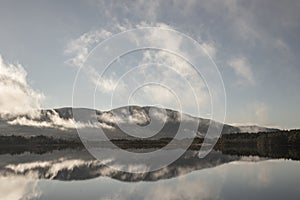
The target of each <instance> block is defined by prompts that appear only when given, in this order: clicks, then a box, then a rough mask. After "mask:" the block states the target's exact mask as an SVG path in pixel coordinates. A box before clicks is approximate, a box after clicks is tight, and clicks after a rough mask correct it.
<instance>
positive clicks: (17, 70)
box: [0, 55, 44, 116]
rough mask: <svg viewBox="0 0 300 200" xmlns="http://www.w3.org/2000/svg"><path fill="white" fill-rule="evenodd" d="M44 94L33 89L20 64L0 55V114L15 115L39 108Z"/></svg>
mask: <svg viewBox="0 0 300 200" xmlns="http://www.w3.org/2000/svg"><path fill="white" fill-rule="evenodd" d="M43 98H44V95H43V94H42V93H40V92H37V91H35V90H34V89H33V88H32V87H31V86H30V85H29V84H28V80H27V72H26V71H25V69H24V67H23V66H22V65H20V64H11V63H7V62H5V61H4V60H3V58H2V56H1V55H0V114H1V116H4V115H15V114H24V113H28V112H32V111H34V110H36V109H39V108H40V105H41V101H42V99H43Z"/></svg>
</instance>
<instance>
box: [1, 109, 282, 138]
mask: <svg viewBox="0 0 300 200" xmlns="http://www.w3.org/2000/svg"><path fill="white" fill-rule="evenodd" d="M210 125H211V133H212V137H214V135H213V134H214V133H215V132H216V130H218V128H219V127H220V126H223V129H222V134H229V133H241V132H260V131H264V132H270V131H275V130H277V129H270V128H265V127H258V126H231V125H228V124H222V123H219V122H215V121H212V120H210V119H204V118H198V117H193V116H191V115H188V114H181V113H179V112H177V111H174V110H170V109H162V108H157V107H150V106H146V107H139V106H128V107H121V108H116V109H113V110H111V111H99V110H93V109H86V108H71V107H66V108H59V109H48V110H40V111H36V112H34V113H31V114H26V115H19V116H9V117H5V118H2V119H0V135H22V136H34V135H46V136H52V137H59V138H65V139H68V138H72V139H79V137H78V133H77V130H76V128H77V129H78V130H79V131H80V130H84V131H85V132H88V131H89V130H93V129H95V128H99V127H101V128H102V130H103V131H104V133H105V134H106V136H107V137H108V138H110V139H124V138H125V139H130V138H132V137H149V136H150V137H149V139H157V138H167V137H171V138H173V137H174V136H175V135H176V133H177V132H180V133H182V134H181V136H179V137H183V138H193V137H195V134H196V135H197V137H204V136H205V134H206V132H207V130H208V128H209V126H210ZM179 135H180V134H179ZM183 138H179V139H183Z"/></svg>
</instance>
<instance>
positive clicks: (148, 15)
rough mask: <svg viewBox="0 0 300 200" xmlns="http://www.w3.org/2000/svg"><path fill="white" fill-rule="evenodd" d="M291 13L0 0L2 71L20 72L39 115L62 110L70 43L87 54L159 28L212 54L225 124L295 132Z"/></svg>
mask: <svg viewBox="0 0 300 200" xmlns="http://www.w3.org/2000/svg"><path fill="white" fill-rule="evenodd" d="M299 10H300V2H299V1H297V0H294V1H289V0H288V1H277V0H275V1H274V0H265V1H260V0H253V1H246V0H241V1H238V0H225V1H219V0H211V1H195V0H193V1H169V0H166V1H156V0H154V1H143V0H139V1H72V3H71V2H70V1H14V0H10V1H8V0H7V1H5V0H4V1H1V2H0V26H1V31H0V54H1V56H2V59H3V62H4V63H5V66H9V64H10V63H11V64H14V65H17V64H18V63H19V64H20V65H22V66H23V67H24V69H25V71H26V72H27V77H26V81H27V83H26V84H28V85H27V86H28V87H30V89H31V90H32V91H34V92H35V93H34V94H43V95H44V98H41V101H40V103H41V106H42V107H43V108H49V107H51V108H52V107H63V106H70V105H72V87H73V82H74V78H75V75H76V72H77V70H78V66H76V63H75V64H74V62H73V63H71V64H70V61H72V60H73V61H74V59H75V61H76V58H78V56H79V55H80V54H83V53H84V52H82V51H78V49H75V48H74V44H75V45H79V46H80V47H81V48H82V49H84V50H87V51H89V50H90V49H91V48H92V47H93V45H96V44H97V42H99V41H101V40H103V39H105V37H108V36H109V34H106V35H105V34H104V33H111V34H113V33H118V32H120V31H122V30H126V29H130V28H135V27H137V26H151V25H153V26H157V24H161V25H163V26H167V27H170V28H173V29H175V30H177V31H180V32H183V33H185V34H187V35H189V36H191V37H192V38H194V39H195V40H197V41H199V42H200V43H202V44H205V45H206V47H207V49H208V50H209V52H210V54H212V55H213V59H214V61H215V62H216V64H217V66H218V68H219V70H220V73H221V75H222V78H223V81H224V85H225V89H226V96H227V115H226V122H228V123H251V124H252V123H253V124H261V125H267V126H278V127H283V128H297V127H298V128H299V127H300V121H299V113H300V106H299V102H300V92H299V85H300V66H299V61H300V57H299V55H300V40H299V38H298V37H299V35H300V23H299V21H300V12H299ZM87 40H88V41H87ZM92 40H94V41H92ZM77 61H78V60H77ZM3 66H4V65H3ZM7 73H8V72H7ZM3 95H4V93H2V96H3ZM37 96H38V95H37ZM100 98H101V96H100ZM2 99H4V98H2ZM2 101H4V100H2ZM2 104H3V103H2ZM3 105H5V104H3ZM84 105H85V104H84V102H83V106H84ZM86 106H89V104H88V103H87V104H86ZM99 107H101V105H100V106H99Z"/></svg>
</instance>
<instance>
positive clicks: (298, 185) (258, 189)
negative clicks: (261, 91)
mask: <svg viewBox="0 0 300 200" xmlns="http://www.w3.org/2000/svg"><path fill="white" fill-rule="evenodd" d="M0 160H1V166H0V175H1V177H0V189H1V192H0V199H1V200H2V199H97V200H99V199H229V200H232V199H239V200H240V199H297V200H298V199H300V162H299V161H292V160H283V159H276V160H274V159H270V160H269V159H266V158H259V157H239V156H232V155H224V154H222V153H219V152H212V153H211V154H209V155H208V157H207V158H205V159H202V160H200V159H198V158H197V156H196V152H192V151H191V152H187V153H186V154H185V155H184V156H183V157H182V158H181V159H179V160H178V161H176V162H175V163H174V164H172V165H171V166H168V167H166V168H164V169H161V170H157V171H155V172H150V173H144V174H131V173H123V172H120V171H117V170H114V169H111V168H108V167H106V166H105V165H104V164H105V162H108V161H103V162H100V161H97V160H94V159H93V158H92V157H91V156H90V155H89V154H88V153H87V152H86V151H84V150H62V151H53V152H49V153H43V154H30V153H22V154H17V155H10V154H2V155H0Z"/></svg>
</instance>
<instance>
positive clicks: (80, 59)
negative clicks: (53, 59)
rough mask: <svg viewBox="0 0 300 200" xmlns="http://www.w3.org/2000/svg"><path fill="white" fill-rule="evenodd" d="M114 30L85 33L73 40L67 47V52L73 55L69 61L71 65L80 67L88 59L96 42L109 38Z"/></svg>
mask: <svg viewBox="0 0 300 200" xmlns="http://www.w3.org/2000/svg"><path fill="white" fill-rule="evenodd" d="M111 35H112V32H110V31H107V30H104V29H103V30H97V31H91V32H87V33H84V34H83V35H81V36H80V37H79V38H77V39H73V40H71V41H70V42H69V43H68V44H67V47H66V49H65V54H67V55H71V56H73V57H72V58H71V59H69V60H68V61H67V63H69V64H70V65H73V66H76V67H80V66H81V65H82V64H83V63H84V61H85V60H86V58H87V56H88V54H89V50H90V49H91V48H92V47H93V45H94V44H95V43H99V42H100V41H102V40H104V39H106V38H108V37H109V36H111Z"/></svg>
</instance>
